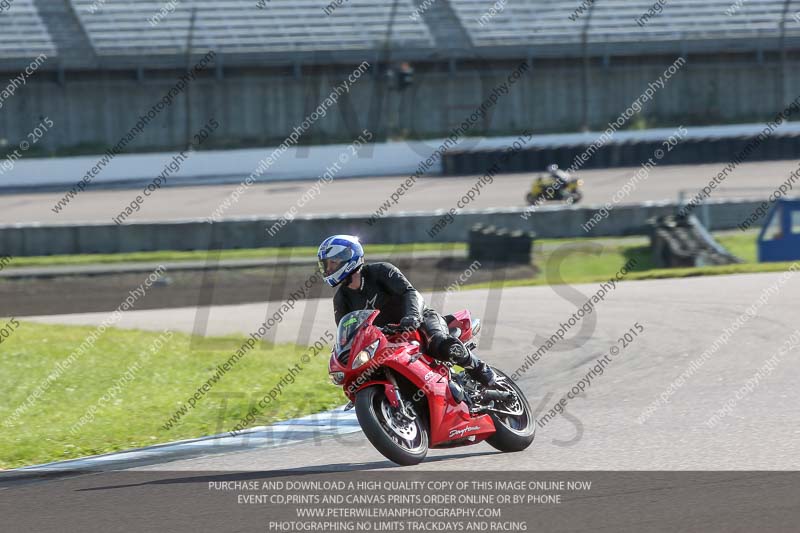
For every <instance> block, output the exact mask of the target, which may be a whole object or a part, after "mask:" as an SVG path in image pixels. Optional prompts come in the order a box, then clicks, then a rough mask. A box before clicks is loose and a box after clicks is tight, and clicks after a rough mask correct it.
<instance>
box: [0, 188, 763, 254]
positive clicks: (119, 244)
mask: <svg viewBox="0 0 800 533" xmlns="http://www.w3.org/2000/svg"><path fill="white" fill-rule="evenodd" d="M760 203H761V201H760V200H726V201H719V202H715V201H710V202H708V203H707V208H708V209H707V213H708V216H709V219H710V220H711V225H710V227H709V228H708V229H709V230H711V231H716V230H724V229H734V228H736V227H737V225H738V224H740V223H741V222H742V220H745V219H746V217H747V216H748V215H749V214H750V213H751V212H752V211H753V210H755V209H756V207H757V206H758V205H759V204H760ZM600 207H601V206H595V207H593V206H590V205H584V204H581V205H580V207H578V206H574V205H573V206H567V207H564V206H546V207H539V208H536V209H535V210H534V211H533V212H530V213H526V211H525V209H524V208H508V209H482V210H465V211H463V212H461V213H458V214H456V215H455V216H454V217H453V222H452V223H450V224H448V225H447V226H445V227H444V228H443V229H441V230H440V231H439V232H438V233H435V237H433V238H431V237H430V234H429V232H430V230H431V228H434V227H437V228H440V227H441V226H439V225H440V224H441V219H442V216H443V215H444V214H445V210H441V211H435V212H414V213H412V212H406V213H396V214H393V215H391V216H387V217H385V218H382V219H379V220H378V221H377V222H376V223H374V224H372V225H370V224H368V223H367V222H368V220H369V217H368V216H366V215H339V216H334V215H309V216H298V217H296V218H295V219H294V220H293V221H292V222H290V223H288V224H286V225H285V226H284V227H282V228H281V229H280V230H279V231H277V232H276V233H274V235H273V236H270V235H269V234H268V233H267V229H268V228H271V227H273V226H274V225H275V223H276V222H278V219H276V218H260V217H239V218H232V219H230V220H224V221H221V222H216V223H214V224H210V223H208V222H206V221H204V220H200V219H198V220H185V221H175V222H159V223H150V222H142V223H133V224H122V225H119V226H117V225H114V224H63V225H53V226H46V225H42V224H11V225H0V255H8V256H11V257H22V256H36V255H56V254H93V253H119V252H140V251H157V250H207V249H210V248H220V249H237V248H260V247H273V246H275V247H279V246H317V245H318V244H319V243H320V242H321V241H322V240H323V239H324V238H325V237H327V236H329V235H331V234H334V233H348V234H353V235H358V236H360V237H361V239H362V241H363V242H364V243H367V244H370V243H373V244H381V243H383V244H407V243H428V242H466V241H467V240H468V235H469V230H470V228H472V227H473V226H474V225H475V224H487V225H494V226H496V227H500V228H505V229H506V230H508V231H515V230H520V231H531V232H534V233H536V235H537V236H538V238H547V239H552V238H574V237H615V236H624V235H649V234H650V230H649V226H648V219H650V218H652V217H656V216H665V215H670V214H672V213H674V212H675V210H676V208H677V207H678V204H676V203H675V202H647V203H643V204H632V205H619V206H616V207H615V208H613V209H611V210H610V211H608V216H607V217H606V218H603V219H601V220H599V221H597V213H598V212H597V210H596V209H597V208H600ZM526 215H527V218H526ZM592 217H594V219H593V223H592V226H591V229H590V230H589V231H584V227H586V224H587V223H588V222H589V221H590V219H592Z"/></svg>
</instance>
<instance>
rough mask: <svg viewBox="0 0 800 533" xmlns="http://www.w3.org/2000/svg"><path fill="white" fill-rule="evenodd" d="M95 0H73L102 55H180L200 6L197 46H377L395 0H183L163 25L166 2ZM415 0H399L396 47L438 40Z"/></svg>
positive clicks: (244, 49) (232, 49) (226, 49)
mask: <svg viewBox="0 0 800 533" xmlns="http://www.w3.org/2000/svg"><path fill="white" fill-rule="evenodd" d="M94 1H95V0H72V2H73V5H74V6H75V9H76V11H77V13H78V16H79V18H80V20H81V21H82V23H83V24H84V26H85V28H86V29H87V33H88V34H89V37H90V39H91V40H92V42H93V43H94V46H95V48H96V49H97V52H98V54H120V53H123V52H130V51H137V52H139V53H147V54H174V53H179V52H180V51H182V50H185V47H186V43H187V37H188V29H189V26H190V19H191V12H192V9H193V8H196V20H195V30H194V33H193V36H192V43H193V45H194V48H196V49H198V50H199V49H206V50H208V49H210V48H213V49H214V50H216V51H217V52H221V53H229V54H231V53H252V52H297V51H314V50H346V49H360V50H373V49H377V48H380V47H381V46H382V45H383V43H384V41H385V40H386V33H387V28H388V26H389V22H390V20H392V3H391V2H387V1H385V0H345V1H344V3H343V4H342V5H341V6H338V7H337V8H336V9H334V10H333V11H332V12H331V13H330V14H326V13H325V12H324V11H323V10H324V9H325V7H326V6H327V5H328V3H327V2H324V1H322V0H269V1H266V2H265V4H264V5H265V7H264V9H260V8H258V7H257V6H256V0H181V1H179V2H177V6H176V8H175V11H174V12H172V13H168V14H166V16H164V17H163V18H162V19H161V20H160V21H159V22H158V24H155V25H151V24H150V23H149V22H148V21H149V20H150V19H151V18H152V17H154V16H157V15H158V13H159V12H160V10H161V9H162V8H164V7H165V5H166V1H165V0H162V1H137V2H120V1H114V0H108V2H107V3H106V4H104V5H103V6H102V7H101V8H100V9H99V10H97V11H96V12H95V13H92V12H91V11H90V10H91V6H92V4H93V2H94ZM412 9H413V5H412V3H411V1H410V0H399V2H398V7H397V10H396V12H395V15H394V17H393V18H394V23H393V24H392V34H391V43H392V45H393V46H417V47H432V46H433V45H434V43H433V40H432V39H431V35H430V32H429V30H428V27H427V26H426V25H425V23H424V22H422V21H414V20H412V19H411V18H410V17H409V16H408V15H409V13H411V11H412Z"/></svg>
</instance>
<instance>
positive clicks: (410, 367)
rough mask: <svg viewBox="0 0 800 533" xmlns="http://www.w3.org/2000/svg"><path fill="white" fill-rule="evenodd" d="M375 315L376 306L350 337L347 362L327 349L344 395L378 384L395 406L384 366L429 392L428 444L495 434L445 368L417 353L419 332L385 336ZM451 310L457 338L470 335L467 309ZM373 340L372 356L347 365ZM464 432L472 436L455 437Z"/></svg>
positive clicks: (330, 365)
mask: <svg viewBox="0 0 800 533" xmlns="http://www.w3.org/2000/svg"><path fill="white" fill-rule="evenodd" d="M377 315H378V311H375V312H374V313H372V314H371V315H370V316H369V318H368V319H367V320H366V321H365V322H364V324H363V325H362V326H361V329H360V330H359V331H358V332H357V333H356V334H355V336H354V337H353V342H352V345H351V349H350V353H349V358H348V359H347V364H342V362H340V361H339V359H337V357H336V353H335V352H334V353H333V354H331V360H330V364H329V371H330V372H342V373H343V374H344V381H343V383H342V387H343V389H344V392H345V395H346V396H347V397H348V398H349V399H350V400H351V401H355V395H356V393H357V392H358V391H360V390H361V389H364V388H366V387H371V386H374V385H381V386H384V387H386V397H387V398H388V399H389V401H390V402H391V403H392V406H393V407H397V405H396V403H397V402H396V396H395V392H394V387H393V385H392V384H391V383H390V382H389V381H388V380H386V379H385V378H384V377H383V372H381V371H380V370H381V369H384V368H388V369H391V370H392V371H393V372H394V373H395V374H396V375H401V376H403V377H405V378H406V379H407V380H408V381H410V382H411V383H412V384H413V385H414V386H415V387H416V389H418V391H417V394H424V395H425V396H426V397H427V401H428V407H429V412H428V422H429V424H430V428H429V430H430V446H431V447H437V446H448V445H459V444H473V443H476V442H480V441H482V440H484V439H486V438H487V437H489V436H491V435H492V434H494V432H495V427H494V423H493V422H492V419H491V418H490V417H489V416H488V415H486V414H482V415H471V414H470V412H469V408H468V407H467V405H466V404H465V403H464V402H458V401H456V400H455V398H454V397H453V395H452V393H451V391H450V387H449V371H448V368H447V367H445V366H443V365H435V364H434V366H432V363H434V361H433V360H432V359H431V358H429V357H428V356H426V355H424V354H420V353H419V352H420V345H421V344H422V340H421V338H420V336H419V333H418V332H416V331H415V332H411V333H399V334H394V335H390V336H389V337H388V338H387V337H386V336H385V335H384V334H383V332H381V330H379V329H378V328H377V327H375V326H374V325H373V324H372V322H373V321H374V320H375V317H376V316H377ZM454 316H455V317H456V319H455V321H453V322H451V324H450V326H451V327H454V326H457V327H459V328H461V330H462V334H461V339H462V340H464V341H466V340H469V339H470V338H471V336H472V331H471V318H470V314H469V311H466V310H463V311H459V312H458V313H454ZM375 341H378V348H377V350H376V351H375V353H374V355H373V356H372V358H371V359H370V360H369V361H368V362H367V363H365V364H363V365H362V366H360V367H358V368H356V369H353V368H351V366H352V364H353V361H354V359H355V358H356V356H357V354H359V352H361V351H362V350H365V349H366V348H367V347H369V346H370V345H372V344H373V343H374V342H375ZM404 400H406V401H408V400H412V398H404ZM467 437H473V439H472V440H469V441H464V442H453V441H461V440H462V439H466V438H467Z"/></svg>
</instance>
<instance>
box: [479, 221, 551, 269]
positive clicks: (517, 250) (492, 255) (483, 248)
mask: <svg viewBox="0 0 800 533" xmlns="http://www.w3.org/2000/svg"><path fill="white" fill-rule="evenodd" d="M535 237H536V234H535V233H533V232H532V231H522V230H513V231H510V230H507V229H504V228H497V227H496V226H487V225H484V224H475V225H474V226H472V228H470V230H469V238H468V240H467V244H468V247H469V258H470V260H478V261H480V262H481V264H484V263H490V264H491V263H520V264H529V263H530V262H531V261H532V260H533V257H531V250H532V249H533V239H534V238H535Z"/></svg>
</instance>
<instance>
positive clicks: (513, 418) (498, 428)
mask: <svg viewBox="0 0 800 533" xmlns="http://www.w3.org/2000/svg"><path fill="white" fill-rule="evenodd" d="M492 369H493V370H494V371H495V373H496V374H497V375H498V377H499V378H498V383H497V385H496V387H497V388H498V389H500V390H507V391H509V392H513V393H514V398H515V399H514V401H512V402H503V404H502V405H500V406H499V407H501V410H503V411H505V413H497V412H494V411H490V412H489V416H490V417H491V418H492V422H494V427H495V434H494V435H492V436H491V437H489V438H488V439H486V442H487V443H488V444H490V445H491V446H492V447H493V448H496V449H498V450H500V451H501V452H520V451H522V450H524V449H525V448H527V447H528V446H530V445H531V443H532V442H533V439H534V437H535V436H536V419H535V418H534V417H533V413H532V412H531V406H530V405H529V404H528V399H527V398H525V394H524V393H523V392H522V389H520V388H519V386H518V385H517V384H516V383H514V382H513V381H512V380H511V378H510V377H508V376H507V375H506V374H504V373H503V372H502V371H500V370H498V369H496V368H494V367H492Z"/></svg>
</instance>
